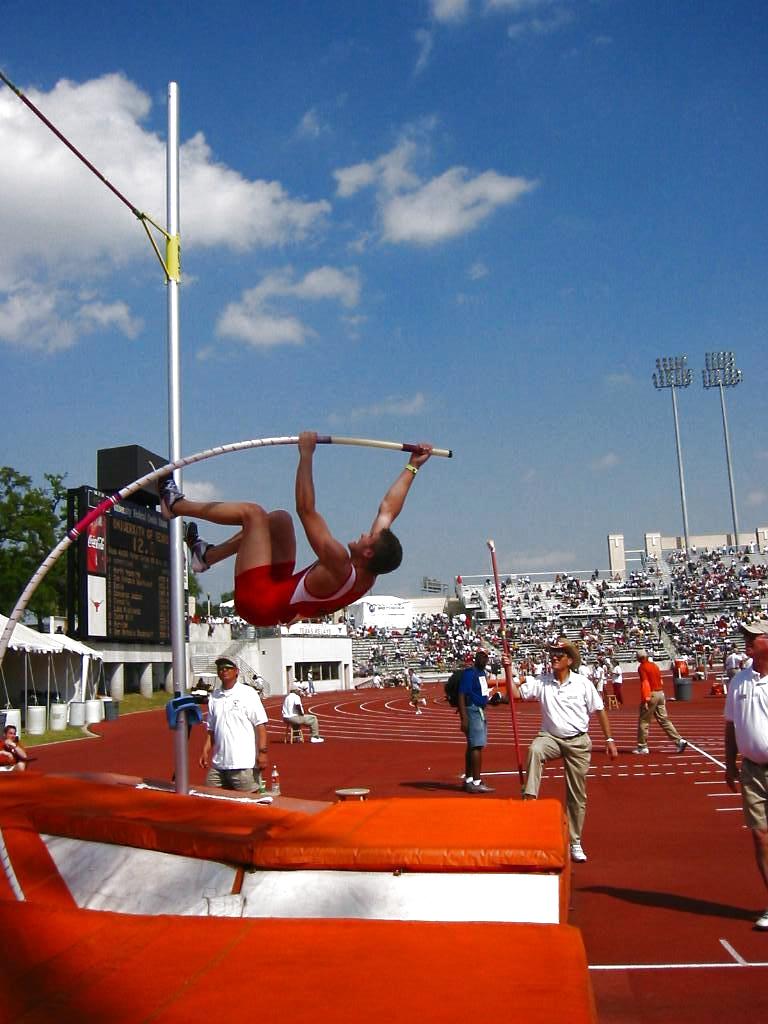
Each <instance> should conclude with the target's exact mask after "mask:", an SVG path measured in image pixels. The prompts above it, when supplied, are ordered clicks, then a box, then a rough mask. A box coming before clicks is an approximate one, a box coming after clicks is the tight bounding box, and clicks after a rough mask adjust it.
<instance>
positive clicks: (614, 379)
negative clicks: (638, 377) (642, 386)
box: [603, 373, 633, 388]
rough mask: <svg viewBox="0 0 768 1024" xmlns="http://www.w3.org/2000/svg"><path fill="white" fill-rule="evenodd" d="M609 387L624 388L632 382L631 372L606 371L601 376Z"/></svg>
mask: <svg viewBox="0 0 768 1024" xmlns="http://www.w3.org/2000/svg"><path fill="white" fill-rule="evenodd" d="M603 379H604V381H605V383H606V385H607V387H609V388H624V387H627V385H628V384H631V383H632V380H633V377H632V374H631V373H607V374H606V375H605V377H604V378H603Z"/></svg>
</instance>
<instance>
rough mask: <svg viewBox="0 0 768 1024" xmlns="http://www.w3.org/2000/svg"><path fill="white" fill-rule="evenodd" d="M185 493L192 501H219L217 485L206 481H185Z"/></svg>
mask: <svg viewBox="0 0 768 1024" xmlns="http://www.w3.org/2000/svg"><path fill="white" fill-rule="evenodd" d="M184 493H185V494H186V495H187V497H188V498H189V499H190V500H191V501H219V500H220V496H219V490H218V488H217V487H216V484H212V483H210V482H209V481H206V480H195V481H187V480H185V481H184Z"/></svg>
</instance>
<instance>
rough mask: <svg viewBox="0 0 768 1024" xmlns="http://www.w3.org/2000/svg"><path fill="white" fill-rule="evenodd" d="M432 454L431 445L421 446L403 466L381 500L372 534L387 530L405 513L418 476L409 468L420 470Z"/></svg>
mask: <svg viewBox="0 0 768 1024" xmlns="http://www.w3.org/2000/svg"><path fill="white" fill-rule="evenodd" d="M431 454H432V445H431V444H419V448H418V451H415V452H413V454H412V455H411V456H410V458H409V459H408V462H407V463H406V465H405V466H403V468H402V470H401V471H400V475H399V476H398V477H397V479H396V480H395V482H394V483H393V484H392V486H391V487H390V488H389V490H388V491H387V493H386V494H385V495H384V497H383V498H382V499H381V504H380V505H379V511H378V512H377V513H376V518H375V519H374V520H373V526H372V527H371V533H374V534H376V533H378V532H379V531H380V530H385V529H387V528H388V527H390V526H391V525H392V523H393V522H394V521H395V519H397V517H398V516H399V515H400V513H401V512H402V511H403V505H404V504H405V499H406V497H407V496H408V491H409V490H410V489H411V484H412V483H413V479H414V477H415V476H416V474H415V473H413V472H411V470H410V469H408V468H407V466H409V465H410V466H414V467H415V468H416V469H419V468H420V467H421V466H423V465H424V463H425V462H426V461H427V459H428V458H429V457H430V455H431Z"/></svg>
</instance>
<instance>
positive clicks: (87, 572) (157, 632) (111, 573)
mask: <svg viewBox="0 0 768 1024" xmlns="http://www.w3.org/2000/svg"><path fill="white" fill-rule="evenodd" d="M105 497H107V495H106V494H104V493H103V492H101V491H98V490H96V488H95V487H88V486H82V487H76V488H72V489H70V490H69V491H68V492H67V528H68V529H71V528H72V527H73V526H74V525H75V523H77V522H79V520H80V519H82V518H83V516H85V515H87V513H88V512H89V511H90V510H91V509H93V508H95V507H96V506H97V505H98V504H99V503H100V502H101V501H103V500H104V498H105ZM67 607H68V620H69V621H68V630H69V635H70V636H77V637H78V638H79V639H80V640H83V641H86V640H94V641H99V640H101V641H109V642H114V643H142V644H154V645H168V644H170V642H171V636H170V533H169V528H168V523H167V522H166V521H165V520H164V519H163V518H162V516H161V515H160V513H159V512H156V511H155V510H154V509H153V508H148V507H147V506H146V505H142V504H136V503H134V502H131V501H123V502H119V503H118V504H117V505H115V506H114V508H113V509H112V511H111V512H108V513H106V514H105V515H102V516H99V518H98V519H96V520H95V522H94V523H92V524H91V526H89V527H88V529H86V530H85V531H84V533H83V535H82V536H81V537H79V538H78V539H77V540H76V541H75V542H74V543H73V544H72V546H71V547H70V548H69V551H68V562H67Z"/></svg>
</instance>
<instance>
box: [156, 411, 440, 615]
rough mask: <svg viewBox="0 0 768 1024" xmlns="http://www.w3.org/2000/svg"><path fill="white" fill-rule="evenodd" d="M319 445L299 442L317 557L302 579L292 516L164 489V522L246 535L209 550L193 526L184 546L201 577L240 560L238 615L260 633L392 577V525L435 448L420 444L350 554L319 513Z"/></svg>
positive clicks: (301, 508) (396, 548) (305, 514)
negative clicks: (214, 526) (200, 523)
mask: <svg viewBox="0 0 768 1024" xmlns="http://www.w3.org/2000/svg"><path fill="white" fill-rule="evenodd" d="M316 445H317V434H316V433H315V432H314V431H310V430H306V431H304V432H303V433H302V434H301V435H300V436H299V464H298V467H297V469H296V514H297V515H298V517H299V519H300V520H301V525H302V526H303V528H304V533H305V534H306V537H307V541H308V542H309V544H310V547H311V548H312V550H313V551H314V552H315V554H316V556H317V559H316V561H314V562H313V563H312V564H311V565H309V566H307V568H305V569H302V570H301V571H299V572H296V571H295V568H296V532H295V530H294V525H293V518H292V517H291V514H290V513H289V512H286V511H285V510H284V509H277V510H275V511H273V512H267V511H266V509H264V508H262V507H261V505H257V504H255V503H254V502H249V501H191V500H190V499H189V498H186V497H185V496H184V495H183V494H182V493H181V492H180V491H179V489H178V487H177V486H176V483H175V482H174V480H173V477H166V479H165V480H164V481H163V482H162V483H161V485H160V499H161V501H160V510H161V512H162V515H163V517H164V518H165V519H172V518H174V517H176V516H184V517H185V518H188V519H203V520H206V521H207V522H209V523H218V524H220V525H222V526H239V527H240V529H239V530H238V532H237V533H236V534H235V535H234V536H232V537H230V538H229V540H226V541H224V542H223V543H221V544H208V543H206V542H205V541H204V540H202V539H201V538H200V537H199V536H198V532H197V526H196V525H195V523H189V525H188V526H187V531H186V541H187V544H188V545H189V547H190V549H191V551H192V569H193V571H194V572H196V573H200V572H205V571H206V570H207V569H210V567H211V566H212V565H215V564H216V563H217V562H221V561H222V560H223V559H225V558H229V557H230V556H232V555H234V556H235V611H236V612H237V614H238V615H239V616H240V617H241V618H243V619H245V620H246V621H247V622H250V623H251V624H252V625H254V626H276V625H278V624H280V623H286V624H287V623H290V622H294V621H296V620H297V619H302V618H316V617H318V616H321V615H327V614H329V613H330V612H334V611H337V610H338V609H339V608H344V607H346V606H347V605H349V604H352V603H353V602H354V601H357V600H359V598H361V597H362V596H363V595H364V594H367V593H368V591H369V590H370V589H371V587H372V586H373V584H374V583H375V581H376V577H377V576H380V575H382V574H383V573H387V572H392V571H393V570H394V569H397V567H398V566H399V565H400V562H401V561H402V558H403V551H402V548H401V546H400V541H399V540H398V539H397V537H396V536H395V535H394V534H393V533H392V531H391V530H390V525H391V524H392V523H393V522H394V520H395V519H397V517H398V516H399V515H400V512H401V511H402V509H403V504H404V503H405V499H406V497H407V495H408V491H409V490H410V488H411V485H412V484H413V481H414V478H415V476H416V474H417V473H418V471H419V469H420V467H421V466H423V465H424V463H425V462H426V461H427V459H428V458H429V457H430V455H431V454H432V446H431V445H428V444H421V445H419V447H418V449H417V450H416V451H415V452H413V453H412V454H411V456H410V459H409V460H408V463H407V464H406V465H405V466H404V467H403V469H402V471H401V472H400V474H399V476H398V477H397V479H396V480H395V482H394V483H393V484H392V486H391V487H390V488H389V490H388V491H387V493H386V494H385V495H384V497H383V498H382V500H381V504H380V505H379V510H378V512H377V513H376V517H375V518H374V520H373V525H372V526H371V528H370V530H369V531H368V532H367V533H363V534H361V535H360V537H359V538H358V540H353V541H350V542H349V544H348V545H346V546H345V545H344V544H342V543H341V541H339V540H337V539H336V538H335V537H334V536H333V534H332V533H331V531H330V529H329V527H328V524H327V523H326V521H325V519H324V518H323V517H322V516H321V515H320V513H319V512H318V511H317V509H316V508H315V484H314V480H313V478H312V460H313V457H314V453H315V448H316Z"/></svg>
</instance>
